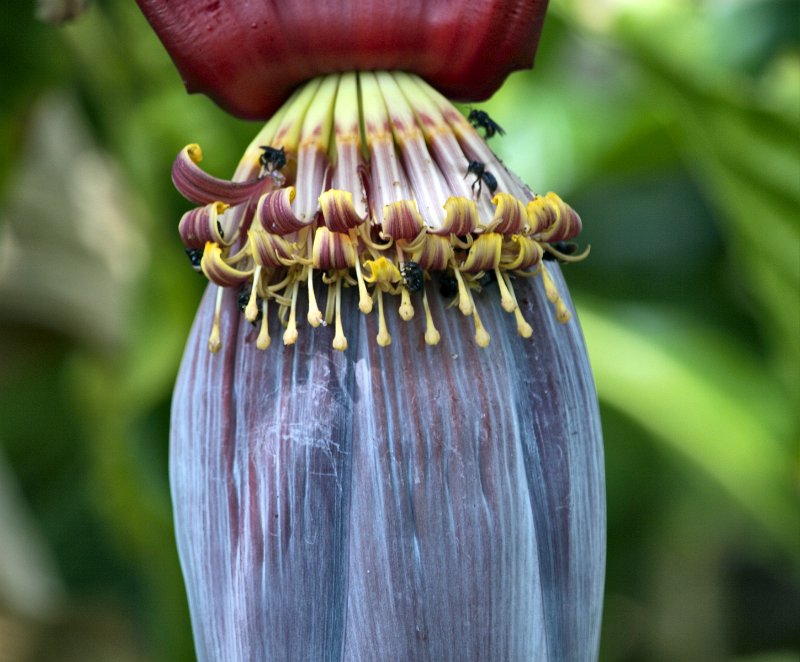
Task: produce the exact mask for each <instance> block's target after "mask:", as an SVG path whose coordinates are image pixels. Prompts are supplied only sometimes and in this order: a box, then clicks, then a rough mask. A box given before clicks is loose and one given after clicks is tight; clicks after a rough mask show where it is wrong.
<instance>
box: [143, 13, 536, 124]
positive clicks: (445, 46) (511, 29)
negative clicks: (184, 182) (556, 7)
mask: <svg viewBox="0 0 800 662" xmlns="http://www.w3.org/2000/svg"><path fill="white" fill-rule="evenodd" d="M137 2H138V4H139V6H140V7H141V9H142V11H143V12H144V14H145V16H147V19H148V21H150V24H151V25H152V26H153V29H154V30H155V31H156V33H157V34H158V36H159V38H160V39H161V41H162V42H163V43H164V46H165V47H166V49H167V51H168V52H169V54H170V56H171V57H172V59H173V61H174V62H175V65H176V66H177V67H178V70H179V71H180V73H181V75H182V76H183V79H184V82H185V84H186V88H187V89H188V91H189V92H202V93H204V94H207V95H208V96H210V97H211V98H212V99H214V101H216V102H217V103H218V104H219V105H220V106H222V107H223V108H224V109H225V110H227V111H228V112H230V113H232V114H234V115H237V116H238V117H242V118H247V119H257V118H266V117H268V116H269V115H270V114H272V112H274V111H275V110H276V109H277V108H278V107H279V106H280V104H281V103H283V102H284V101H285V100H286V99H287V97H288V96H289V94H290V93H291V91H292V90H293V89H294V88H295V87H296V86H297V85H299V84H300V83H302V82H304V81H307V80H309V79H311V78H314V77H315V76H319V75H322V74H327V73H334V72H342V71H359V70H360V71H374V70H379V69H386V70H395V71H406V72H410V73H415V74H418V75H419V76H421V77H422V78H424V79H425V80H427V81H428V82H429V83H431V84H432V85H433V86H434V87H435V88H436V89H438V90H439V91H440V92H442V93H443V94H445V95H446V96H448V97H450V98H452V99H456V100H458V101H481V100H483V99H486V98H488V97H489V96H490V95H491V94H493V93H494V92H495V91H496V90H497V89H498V88H499V87H500V85H501V84H502V82H503V81H504V80H505V78H506V76H508V74H509V73H511V72H512V71H516V70H518V69H525V68H529V67H530V66H532V64H533V57H534V53H535V52H536V47H537V44H538V42H539V35H540V33H541V29H542V23H543V21H544V15H545V11H546V10H547V0H485V1H481V2H469V1H466V2H465V1H464V0H417V2H409V1H407V0H406V1H404V2H399V1H398V2H392V1H384V2H380V1H375V0H372V1H365V0H361V1H359V0H313V1H312V2H298V1H295V2H267V1H266V0H253V1H251V2H242V1H240V0H203V1H202V2H200V1H192V0H183V1H177V2H164V1H163V0H137Z"/></svg>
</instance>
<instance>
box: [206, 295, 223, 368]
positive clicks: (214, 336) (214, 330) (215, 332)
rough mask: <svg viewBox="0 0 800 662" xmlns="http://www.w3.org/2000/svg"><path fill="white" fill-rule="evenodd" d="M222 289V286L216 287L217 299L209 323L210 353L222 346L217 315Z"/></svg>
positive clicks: (219, 308)
mask: <svg viewBox="0 0 800 662" xmlns="http://www.w3.org/2000/svg"><path fill="white" fill-rule="evenodd" d="M223 292H224V289H223V288H222V287H217V301H216V303H215V304H214V322H213V324H212V325H211V334H210V335H209V336H208V351H209V352H211V353H212V354H216V353H217V352H218V351H219V349H220V347H222V341H221V340H220V338H219V317H220V310H221V309H222V293H223Z"/></svg>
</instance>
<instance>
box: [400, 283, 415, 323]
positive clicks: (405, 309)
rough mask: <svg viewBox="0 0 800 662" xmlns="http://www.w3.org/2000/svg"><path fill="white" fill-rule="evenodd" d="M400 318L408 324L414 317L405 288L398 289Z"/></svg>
mask: <svg viewBox="0 0 800 662" xmlns="http://www.w3.org/2000/svg"><path fill="white" fill-rule="evenodd" d="M398 312H399V313H400V317H401V318H402V319H403V320H405V321H406V322H408V321H409V320H410V319H412V318H413V317H414V306H413V305H412V304H411V295H410V294H409V293H408V289H406V288H405V287H401V288H400V308H399V310H398Z"/></svg>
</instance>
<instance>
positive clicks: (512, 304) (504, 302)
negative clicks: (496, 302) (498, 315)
mask: <svg viewBox="0 0 800 662" xmlns="http://www.w3.org/2000/svg"><path fill="white" fill-rule="evenodd" d="M494 274H495V276H497V288H498V289H499V290H500V305H501V306H503V310H505V311H506V312H507V313H513V312H514V311H515V310H516V309H517V302H516V301H515V300H514V297H513V296H511V293H510V292H509V291H508V287H507V286H506V279H505V278H503V274H501V273H500V267H495V269H494Z"/></svg>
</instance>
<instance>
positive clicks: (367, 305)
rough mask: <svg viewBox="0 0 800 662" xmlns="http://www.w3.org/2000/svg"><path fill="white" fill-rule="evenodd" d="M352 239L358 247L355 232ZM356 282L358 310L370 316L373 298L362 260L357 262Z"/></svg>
mask: <svg viewBox="0 0 800 662" xmlns="http://www.w3.org/2000/svg"><path fill="white" fill-rule="evenodd" d="M350 237H351V239H353V244H354V245H357V244H358V242H357V240H356V239H355V233H354V232H351V233H350ZM356 280H357V281H358V309H359V310H360V311H361V312H362V313H364V314H365V315H369V314H370V313H371V312H372V297H370V295H369V293H368V292H367V285H366V283H365V282H364V276H363V274H362V273H361V260H356Z"/></svg>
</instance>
